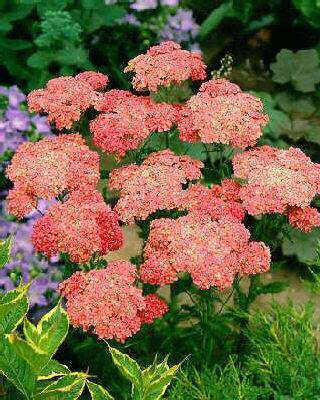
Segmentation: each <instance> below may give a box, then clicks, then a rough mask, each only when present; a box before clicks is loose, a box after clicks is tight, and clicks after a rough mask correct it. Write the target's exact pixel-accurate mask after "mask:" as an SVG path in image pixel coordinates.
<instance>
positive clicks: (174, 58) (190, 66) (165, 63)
mask: <svg viewBox="0 0 320 400" xmlns="http://www.w3.org/2000/svg"><path fill="white" fill-rule="evenodd" d="M124 71H125V72H133V73H134V77H133V80H132V84H133V86H134V88H135V89H136V90H145V89H147V90H149V91H150V92H155V91H156V90H157V89H158V87H159V86H168V85H170V84H179V83H180V82H183V81H186V80H187V79H191V80H203V79H205V77H206V66H205V64H204V63H203V61H202V59H201V55H200V54H199V53H197V52H195V53H192V52H190V51H187V50H182V49H181V47H180V45H179V44H177V43H175V42H172V41H168V42H162V43H161V44H159V45H158V46H153V47H150V49H149V50H148V51H147V53H146V54H141V55H139V56H137V57H135V58H134V59H132V60H130V61H129V63H128V66H127V67H126V68H125V70H124Z"/></svg>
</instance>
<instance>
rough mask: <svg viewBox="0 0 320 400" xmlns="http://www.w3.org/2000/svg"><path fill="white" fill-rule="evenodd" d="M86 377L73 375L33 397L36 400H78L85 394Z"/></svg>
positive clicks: (56, 382) (52, 384)
mask: <svg viewBox="0 0 320 400" xmlns="http://www.w3.org/2000/svg"><path fill="white" fill-rule="evenodd" d="M85 378H86V375H85V374H81V373H73V374H69V375H66V376H63V377H61V378H59V379H58V380H57V381H55V382H53V383H50V384H49V385H48V386H46V387H45V388H44V389H42V390H41V392H40V393H37V394H35V395H34V396H33V399H34V400H62V399H63V400H76V399H78V398H79V397H80V395H81V394H82V392H83V389H84V385H85V382H86V379H85Z"/></svg>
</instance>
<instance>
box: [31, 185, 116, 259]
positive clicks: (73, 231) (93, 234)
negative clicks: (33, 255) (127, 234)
mask: <svg viewBox="0 0 320 400" xmlns="http://www.w3.org/2000/svg"><path fill="white" fill-rule="evenodd" d="M32 241H33V244H34V247H35V249H36V250H37V251H39V252H42V253H44V254H46V255H47V256H49V257H50V256H53V255H56V254H57V253H58V252H61V253H68V254H69V255H70V259H71V260H72V261H74V262H77V263H86V262H88V261H89V260H90V258H91V256H92V255H93V254H95V253H98V254H99V255H104V254H106V253H108V251H110V250H111V251H112V250H117V249H119V248H120V247H121V246H122V244H123V234H122V230H121V228H120V226H119V223H118V216H117V215H116V213H115V212H113V211H112V210H111V208H110V207H109V206H108V205H107V204H105V202H104V200H103V197H102V196H101V194H100V193H99V192H97V191H94V190H87V191H84V190H82V191H74V192H72V193H71V194H70V195H69V197H68V198H67V200H66V201H65V202H63V203H56V204H54V205H53V206H51V207H50V208H49V209H48V210H47V212H46V214H45V216H43V217H42V218H40V219H38V220H37V221H36V222H35V223H34V225H33V233H32Z"/></svg>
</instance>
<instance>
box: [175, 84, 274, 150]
mask: <svg viewBox="0 0 320 400" xmlns="http://www.w3.org/2000/svg"><path fill="white" fill-rule="evenodd" d="M262 108H263V105H262V102H261V100H260V99H258V98H256V97H254V96H252V95H251V94H248V93H243V92H241V90H240V88H239V86H238V85H236V84H234V83H230V82H228V81H227V80H225V79H213V80H210V81H208V82H205V83H203V84H202V85H201V87H200V89H199V92H198V94H196V95H195V96H192V97H191V98H190V100H188V101H187V103H186V107H184V108H183V109H182V117H181V119H180V121H179V124H178V126H179V131H180V139H181V140H184V141H187V142H196V141H201V142H203V143H223V144H230V145H231V146H233V147H239V148H241V149H245V148H246V147H249V146H254V145H255V144H256V141H257V139H258V138H259V137H260V136H261V135H262V130H261V128H262V127H263V126H264V125H266V123H267V122H268V117H267V116H266V115H265V114H263V113H262Z"/></svg>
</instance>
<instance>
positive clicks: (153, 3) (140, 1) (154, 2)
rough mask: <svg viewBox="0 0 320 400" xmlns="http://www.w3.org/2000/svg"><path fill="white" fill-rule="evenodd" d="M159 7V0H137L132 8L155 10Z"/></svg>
mask: <svg viewBox="0 0 320 400" xmlns="http://www.w3.org/2000/svg"><path fill="white" fill-rule="evenodd" d="M157 7H158V0H136V1H135V2H134V3H132V4H131V5H130V8H132V9H133V10H136V11H144V10H154V9H156V8H157Z"/></svg>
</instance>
